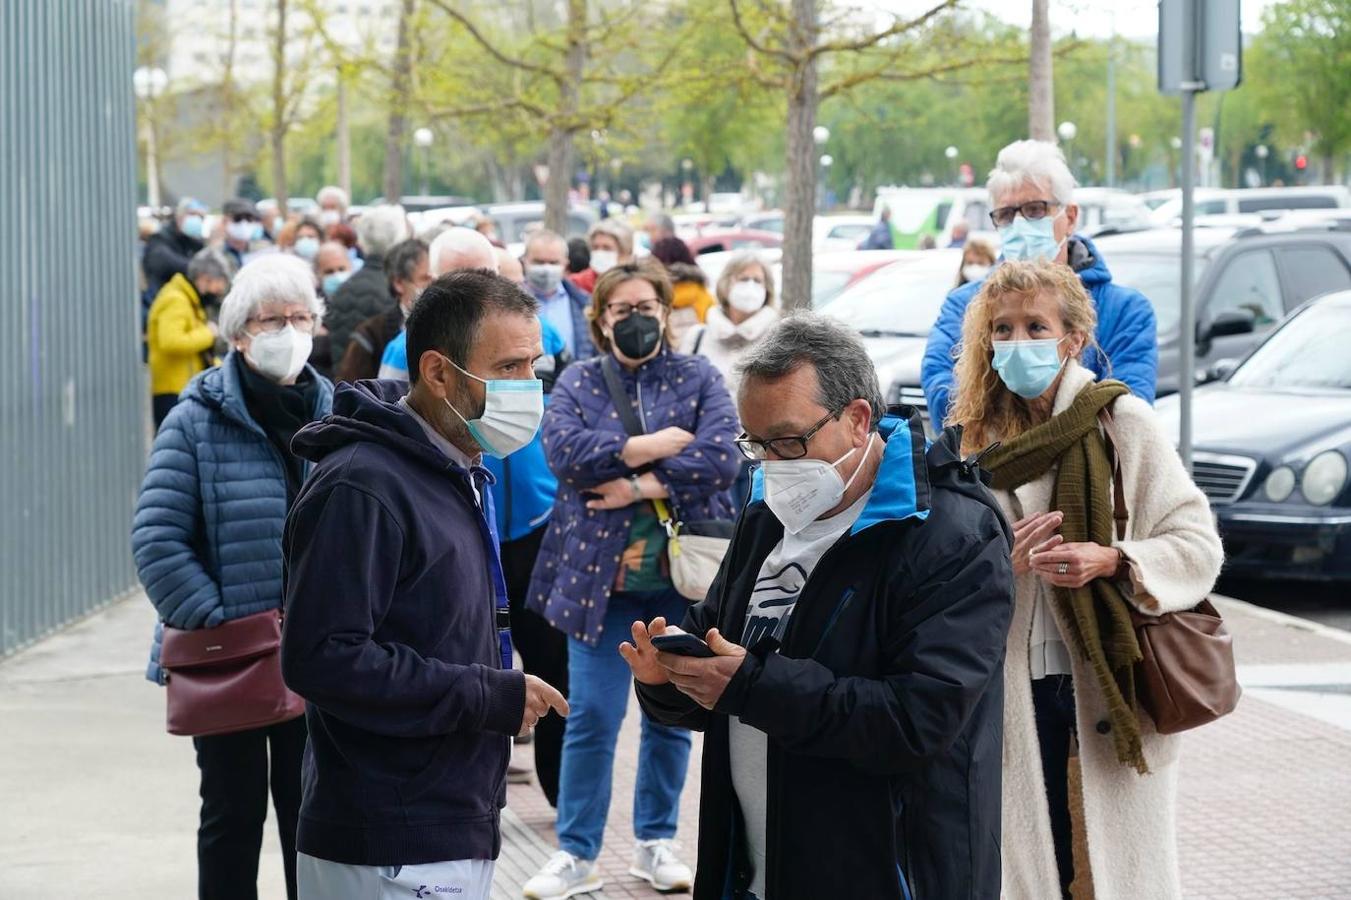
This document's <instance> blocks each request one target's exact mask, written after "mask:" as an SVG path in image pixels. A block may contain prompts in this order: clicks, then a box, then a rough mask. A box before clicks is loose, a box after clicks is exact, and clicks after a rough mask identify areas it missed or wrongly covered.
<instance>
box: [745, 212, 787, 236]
mask: <svg viewBox="0 0 1351 900" xmlns="http://www.w3.org/2000/svg"><path fill="white" fill-rule="evenodd" d="M740 225H741V227H742V228H745V229H748V230H750V231H772V232H774V233H775V234H777V235H782V234H783V210H781V209H767V210H764V211H762V212H753V213H747V214H746V215H744V216H742V217H741V223H740Z"/></svg>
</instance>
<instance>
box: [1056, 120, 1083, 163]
mask: <svg viewBox="0 0 1351 900" xmlns="http://www.w3.org/2000/svg"><path fill="white" fill-rule="evenodd" d="M1055 133H1056V134H1058V135H1060V139H1061V140H1062V141H1064V142H1065V143H1066V144H1067V145H1068V146H1067V147H1066V148H1065V149H1066V150H1067V151H1068V152H1066V153H1065V159H1066V160H1068V162H1069V164H1070V170H1071V172H1072V171H1073V170H1074V139H1075V138H1076V137H1078V136H1079V126H1078V125H1075V124H1074V123H1073V122H1069V121H1065V122H1061V123H1060V125H1059V126H1057V127H1056V130H1055Z"/></svg>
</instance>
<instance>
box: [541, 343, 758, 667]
mask: <svg viewBox="0 0 1351 900" xmlns="http://www.w3.org/2000/svg"><path fill="white" fill-rule="evenodd" d="M603 358H604V357H599V356H598V357H592V358H591V359H588V360H583V361H582V362H578V363H573V364H572V365H570V366H568V367H567V369H565V370H564V371H563V375H562V376H561V377H560V378H559V379H558V384H557V385H555V387H554V393H553V399H552V401H551V402H550V404H549V408H548V409H547V410H546V411H545V413H544V421H543V423H542V424H541V426H540V430H541V432H542V433H543V435H544V452H545V455H546V456H547V458H548V460H549V467H550V468H551V469H553V471H554V474H555V475H557V476H558V500H557V502H556V504H555V506H554V512H553V515H552V517H551V518H550V520H549V530H548V531H546V532H545V534H544V541H543V544H542V546H541V547H540V552H539V558H538V559H537V560H536V562H535V571H534V573H533V575H532V576H531V579H530V589H529V591H528V592H527V594H526V598H527V601H526V605H527V606H528V607H529V608H530V609H533V610H534V611H535V612H537V613H539V614H540V615H542V616H544V618H546V619H547V620H548V621H549V622H550V623H551V624H552V625H553V626H554V627H555V628H557V629H558V630H560V631H562V632H565V633H566V634H568V635H570V636H571V637H574V638H577V639H578V640H584V641H586V642H587V643H589V644H591V645H592V646H595V644H596V643H597V642H598V641H599V639H600V630H601V623H602V622H603V621H604V619H605V608H606V606H607V605H608V603H609V600H610V592H611V591H612V589H613V587H614V581H615V574H616V572H617V570H618V568H619V558H620V554H621V553H622V552H623V550H624V546H625V544H626V543H627V542H628V536H629V528H630V526H631V525H632V524H633V514H634V511H635V509H636V507H635V506H632V505H630V506H626V507H624V508H623V509H612V510H595V509H587V508H586V498H585V497H583V496H582V492H584V491H589V490H590V489H591V488H593V487H595V486H596V485H598V484H602V483H604V482H607V481H612V480H614V479H616V478H627V477H628V476H629V475H631V474H633V473H634V470H633V469H630V468H629V467H628V466H627V465H625V464H624V461H623V460H622V459H620V457H619V454H620V452H621V451H622V450H623V449H624V444H625V442H627V441H628V433H627V432H625V431H624V425H623V423H621V422H620V420H619V415H618V414H617V413H616V412H615V409H614V405H613V404H612V403H611V402H610V394H609V391H607V390H606V388H605V377H604V375H603V374H602V370H601V360H602V359H603ZM621 378H622V380H623V382H624V387H625V390H626V391H627V392H628V394H629V398H630V399H631V400H633V401H634V403H635V406H637V405H638V404H641V415H642V418H643V420H645V421H646V423H647V427H648V429H649V430H650V431H659V430H661V429H663V428H667V427H671V426H675V427H677V428H683V429H685V430H686V431H689V432H691V433H693V434H694V440H693V441H691V442H690V444H689V445H688V446H686V447H685V449H684V450H682V451H681V452H680V454H679V455H677V456H673V457H670V458H669V459H663V460H661V461H659V462H658V463H656V465H655V466H653V468H652V472H653V474H654V475H656V476H657V480H658V481H660V482H661V483H662V484H663V485H664V486H665V487H666V489H667V491H669V493H670V504H671V506H672V508H673V514H674V515H675V517H676V518H677V519H679V520H681V521H685V522H696V521H700V520H708V519H731V518H733V514H732V509H731V499H730V497H729V496H728V494H727V489H728V488H729V487H730V486H731V484H732V481H733V479H735V478H736V475H737V472H738V471H739V470H740V468H741V454H740V452H739V451H738V450H737V449H736V446H735V445H734V444H733V443H732V442H733V441H734V440H735V439H736V436H737V429H738V425H737V417H736V410H735V408H734V407H733V406H732V398H731V396H730V395H729V394H728V393H727V388H726V387H725V386H724V385H723V381H722V375H721V374H719V373H718V370H717V369H715V368H714V367H713V364H712V363H710V362H709V361H708V360H707V359H706V358H704V357H702V356H685V355H683V354H679V353H673V352H671V351H669V350H667V351H663V352H662V353H661V354H660V355H659V356H657V357H655V358H653V359H651V360H649V361H648V362H646V363H644V364H643V365H642V366H640V367H639V369H638V371H637V372H630V371H629V370H628V369H625V368H623V367H621Z"/></svg>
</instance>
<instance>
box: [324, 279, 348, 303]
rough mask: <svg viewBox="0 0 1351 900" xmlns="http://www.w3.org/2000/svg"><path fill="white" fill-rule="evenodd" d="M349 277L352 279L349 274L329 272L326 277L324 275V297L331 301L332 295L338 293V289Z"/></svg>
mask: <svg viewBox="0 0 1351 900" xmlns="http://www.w3.org/2000/svg"><path fill="white" fill-rule="evenodd" d="M351 277H352V273H351V272H330V273H328V274H327V275H325V276H324V296H325V297H328V298H329V299H330V300H331V299H333V295H334V294H336V293H337V292H338V288H340V287H342V286H343V283H344V282H346V281H347V279H348V278H351Z"/></svg>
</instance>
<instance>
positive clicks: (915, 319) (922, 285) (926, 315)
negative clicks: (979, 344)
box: [823, 253, 957, 337]
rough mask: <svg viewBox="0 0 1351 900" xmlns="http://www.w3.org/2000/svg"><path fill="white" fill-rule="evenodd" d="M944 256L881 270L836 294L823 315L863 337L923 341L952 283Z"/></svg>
mask: <svg viewBox="0 0 1351 900" xmlns="http://www.w3.org/2000/svg"><path fill="white" fill-rule="evenodd" d="M956 275H957V273H956V270H955V266H954V260H953V258H952V257H950V256H949V255H948V254H946V253H945V254H942V255H941V256H938V257H936V258H935V259H922V260H904V261H901V262H895V263H892V264H890V265H888V266H884V267H882V268H881V269H879V270H878V271H876V272H874V273H873V274H871V275H869V276H868V277H867V278H864V279H863V280H862V281H860V282H859V283H858V284H856V285H854V286H853V287H851V288H849V289H848V290H847V291H845V292H844V293H843V294H841V295H840V296H839V297H838V298H837V299H836V300H835V301H834V302H833V303H831V304H830V305H828V306H827V307H826V308H825V309H824V310H823V312H824V313H825V314H826V315H828V316H831V317H833V318H835V319H838V320H839V321H841V322H843V323H845V324H846V325H850V326H852V327H854V328H855V329H857V330H858V331H859V333H860V334H862V335H863V336H864V337H892V336H896V337H905V336H909V335H913V336H916V337H923V336H924V335H927V334H928V333H929V330H930V329H931V328H933V324H934V321H935V320H936V319H937V318H938V310H939V309H940V308H941V307H942V305H943V300H944V298H946V297H947V295H948V292H949V291H951V290H952V287H953V284H954V283H955V280H956Z"/></svg>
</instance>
